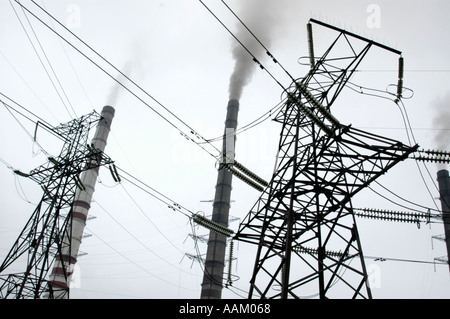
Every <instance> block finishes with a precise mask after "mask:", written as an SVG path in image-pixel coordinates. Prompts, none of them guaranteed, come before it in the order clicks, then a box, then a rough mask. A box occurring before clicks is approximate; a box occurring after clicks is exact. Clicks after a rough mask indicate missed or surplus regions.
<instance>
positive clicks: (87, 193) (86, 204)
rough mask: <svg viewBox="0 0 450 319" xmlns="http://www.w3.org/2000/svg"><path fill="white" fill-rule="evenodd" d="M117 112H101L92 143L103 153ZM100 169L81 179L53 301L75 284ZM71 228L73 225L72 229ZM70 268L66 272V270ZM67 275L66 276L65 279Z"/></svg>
mask: <svg viewBox="0 0 450 319" xmlns="http://www.w3.org/2000/svg"><path fill="white" fill-rule="evenodd" d="M114 112H115V111H114V108H113V107H111V106H105V107H103V109H102V112H101V118H100V121H99V123H98V126H97V129H96V132H95V135H94V138H93V139H92V146H93V147H94V148H96V149H98V150H100V151H101V152H103V151H104V150H105V147H106V141H107V138H108V135H109V132H110V130H111V122H112V119H113V117H114ZM99 168H100V167H96V168H92V169H89V170H86V171H84V172H83V174H82V176H81V178H80V179H81V183H82V185H83V186H84V187H83V189H81V188H78V189H77V190H76V192H75V199H74V201H73V205H72V216H73V220H72V225H71V229H68V230H67V234H70V235H71V236H70V237H71V238H66V237H65V238H64V239H63V249H64V251H63V252H62V254H61V255H62V256H63V257H62V259H63V261H61V258H59V257H58V256H57V258H56V260H55V263H54V265H53V269H52V272H51V274H50V278H49V285H50V288H51V290H52V293H51V294H49V298H54V299H65V298H68V297H69V294H68V288H69V286H70V282H71V279H72V278H71V276H72V273H73V271H74V267H75V263H76V262H77V256H78V253H79V248H80V245H81V238H82V236H83V232H84V228H85V226H86V220H87V217H88V212H89V209H90V207H91V201H92V195H93V193H94V190H95V183H96V181H97V176H98V171H99ZM68 227H70V225H68ZM64 265H66V267H67V268H66V269H65V270H64V269H63V267H64ZM65 274H66V275H65Z"/></svg>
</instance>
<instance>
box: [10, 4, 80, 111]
mask: <svg viewBox="0 0 450 319" xmlns="http://www.w3.org/2000/svg"><path fill="white" fill-rule="evenodd" d="M9 3H10V5H11V7H12V9H13V10H14V13H15V14H16V17H17V19H18V20H19V22H20V25H21V26H22V29H23V30H24V32H25V34H26V36H27V38H28V40H29V41H30V44H31V46H32V47H33V50H34V52H35V53H36V56H37V57H38V59H39V61H40V63H41V65H42V67H43V68H44V70H45V73H46V74H47V76H48V78H49V80H50V82H51V83H52V85H53V88H54V89H55V91H56V93H57V94H58V96H59V98H60V100H61V102H62V104H63V105H64V107H65V109H66V111H67V113H68V114H69V116H70V118H73V116H72V115H71V114H70V111H69V109H68V107H67V105H66V103H65V102H64V99H63V97H62V96H61V94H60V92H59V90H58V88H57V87H56V84H55V82H54V81H53V79H52V77H51V76H50V73H49V71H48V70H47V68H46V66H45V64H44V61H43V60H42V58H41V56H40V55H39V53H38V50H37V49H36V47H35V45H34V43H33V41H32V40H31V38H30V36H29V34H28V32H27V30H26V28H25V26H24V25H23V23H22V20H21V19H20V17H19V15H18V13H17V11H16V9H15V8H14V6H13V4H12V2H11V0H10V1H9ZM22 11H23V6H22ZM23 13H24V15H25V18H26V20H27V22H28V25H29V26H30V28H31V31H32V32H33V35H34V37H35V38H36V41H37V42H38V44H39V47H40V49H41V51H42V53H43V54H44V57H45V60H46V61H47V63H48V65H49V66H50V69H51V71H52V73H53V76H54V77H55V78H56V81H57V83H58V84H59V87H60V88H61V90H62V92H63V94H64V96H65V97H66V100H67V101H68V102H69V105H70V107H71V108H72V111H73V112H74V114H75V116H76V113H75V110H74V109H73V106H72V104H71V103H70V101H69V99H68V98H67V94H66V92H65V90H64V88H63V87H62V85H61V82H60V81H59V78H58V76H57V75H56V73H55V70H54V68H53V66H52V64H51V63H50V60H49V59H48V56H47V54H46V53H45V50H44V48H43V47H42V44H41V42H40V41H39V38H38V36H37V35H36V32H35V31H34V28H33V26H32V25H31V23H30V20H29V19H28V17H27V15H26V14H25V12H24V11H23Z"/></svg>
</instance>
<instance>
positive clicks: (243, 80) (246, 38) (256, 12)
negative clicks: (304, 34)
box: [229, 0, 292, 100]
mask: <svg viewBox="0 0 450 319" xmlns="http://www.w3.org/2000/svg"><path fill="white" fill-rule="evenodd" d="M288 2H290V4H291V7H290V6H289V5H288ZM240 3H241V8H240V9H239V10H236V11H235V12H236V14H237V15H238V16H239V18H240V19H241V20H242V21H243V22H244V23H245V25H246V26H247V27H248V28H249V29H250V30H251V31H252V33H253V34H254V35H255V36H256V37H257V38H258V39H259V40H260V41H261V42H262V43H263V44H264V46H265V47H266V48H267V49H268V50H270V49H271V46H273V42H274V40H275V39H276V38H279V37H281V36H282V29H281V27H282V26H283V25H284V23H285V21H286V19H285V18H286V14H287V13H288V10H290V9H292V1H287V0H278V1H273V0H243V1H241V2H240ZM235 35H236V37H237V38H238V39H239V40H240V41H241V42H242V43H243V44H244V45H245V47H246V48H247V49H248V50H249V51H250V52H251V53H252V54H253V55H254V56H255V58H256V59H258V61H261V59H262V58H263V57H264V56H266V52H265V51H264V48H263V47H262V46H261V45H260V44H259V43H258V42H257V41H256V40H255V39H254V38H253V36H252V35H251V34H250V33H249V32H248V31H247V30H246V28H245V27H244V26H243V25H242V24H240V23H238V31H237V32H235ZM232 55H233V59H234V60H235V65H234V70H233V73H232V75H231V78H230V85H229V98H230V99H236V100H239V99H240V98H241V96H242V92H243V89H244V87H245V86H246V85H247V84H249V83H250V81H251V80H252V78H253V74H254V72H255V69H256V68H257V64H256V63H255V62H254V61H253V58H252V56H251V55H250V54H249V53H248V52H247V51H246V50H245V49H244V48H243V47H242V45H241V44H239V43H237V42H236V41H235V40H234V39H233V47H232Z"/></svg>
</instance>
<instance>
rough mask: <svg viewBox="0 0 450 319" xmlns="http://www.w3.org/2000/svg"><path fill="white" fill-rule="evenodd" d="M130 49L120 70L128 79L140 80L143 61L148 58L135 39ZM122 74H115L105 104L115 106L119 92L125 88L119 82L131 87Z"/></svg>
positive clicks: (143, 69)
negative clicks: (127, 57) (128, 55)
mask: <svg viewBox="0 0 450 319" xmlns="http://www.w3.org/2000/svg"><path fill="white" fill-rule="evenodd" d="M130 49H131V50H130V51H131V54H130V57H129V59H128V61H127V62H126V63H125V64H124V66H123V67H122V69H121V70H120V71H121V72H122V74H124V75H125V76H127V77H128V78H129V79H131V80H132V81H134V82H136V83H138V82H139V81H140V80H142V79H143V78H144V75H145V69H146V66H145V63H144V62H145V60H146V58H148V56H147V55H146V51H145V50H144V48H143V47H142V45H141V44H140V42H138V41H135V42H134V43H133V44H132V45H131V46H130ZM122 74H121V73H119V74H118V75H117V76H116V78H115V81H114V83H113V85H112V86H111V89H110V91H109V94H108V97H107V104H108V105H110V106H115V105H116V104H117V101H118V99H119V97H120V94H121V93H122V92H123V91H124V90H125V89H124V88H123V86H122V85H120V84H119V83H122V84H124V85H126V86H127V87H129V88H132V87H133V85H132V84H131V83H130V81H128V80H127V79H126V78H125V76H124V75H122ZM138 84H139V83H138Z"/></svg>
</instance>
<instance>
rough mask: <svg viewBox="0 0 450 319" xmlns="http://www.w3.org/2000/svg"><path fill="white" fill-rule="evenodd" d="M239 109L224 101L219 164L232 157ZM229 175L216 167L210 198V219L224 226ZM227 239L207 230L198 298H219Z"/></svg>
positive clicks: (228, 161) (226, 217)
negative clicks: (225, 111) (206, 247)
mask: <svg viewBox="0 0 450 319" xmlns="http://www.w3.org/2000/svg"><path fill="white" fill-rule="evenodd" d="M238 112H239V101H238V100H235V99H231V100H230V101H229V102H228V108H227V118H226V121H225V132H224V138H223V146H222V161H223V162H222V163H232V161H233V160H234V151H235V148H234V143H235V131H236V127H237V119H238ZM232 177H233V175H232V174H231V173H230V172H229V171H228V170H226V169H225V168H224V167H223V166H222V165H221V166H219V170H218V176H217V185H216V194H215V197H214V204H213V214H212V221H213V222H216V223H218V224H220V225H222V226H224V227H228V217H229V211H230V198H231V181H232ZM226 246H227V238H226V237H225V236H224V235H221V234H217V233H215V232H214V231H211V232H210V234H209V240H208V249H207V252H206V261H205V269H204V274H203V283H202V292H201V296H200V298H201V299H221V297H222V282H223V269H224V266H225V251H226Z"/></svg>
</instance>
